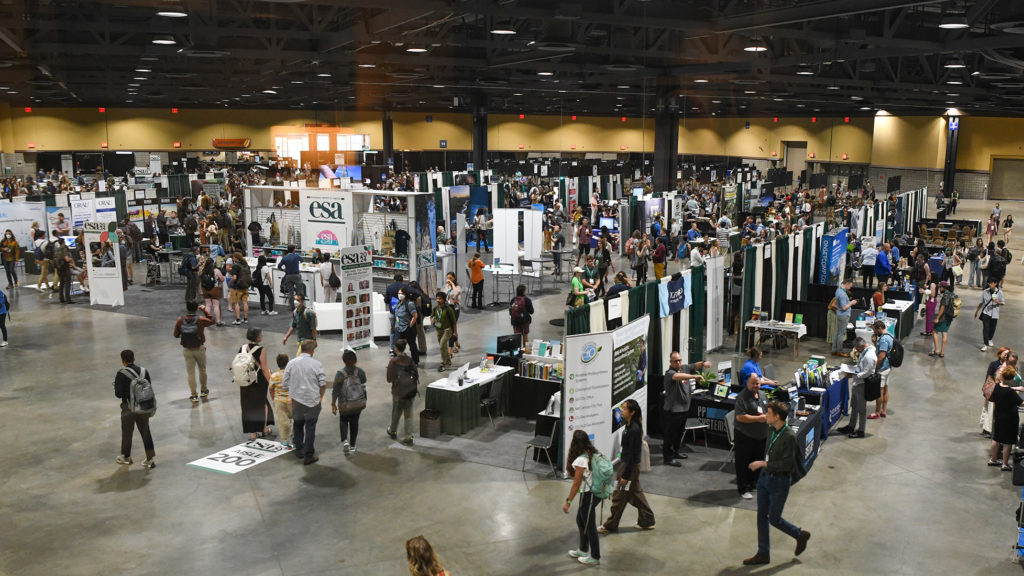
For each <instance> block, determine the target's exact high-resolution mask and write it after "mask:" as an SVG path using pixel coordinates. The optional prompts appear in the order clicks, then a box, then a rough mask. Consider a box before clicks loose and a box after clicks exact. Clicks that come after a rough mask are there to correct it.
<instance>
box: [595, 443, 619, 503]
mask: <svg viewBox="0 0 1024 576" xmlns="http://www.w3.org/2000/svg"><path fill="white" fill-rule="evenodd" d="M590 491H591V492H592V493H593V494H594V496H596V497H597V498H600V499H601V500H606V499H608V498H611V497H612V492H614V491H615V469H614V468H613V467H612V463H611V462H610V461H609V460H608V459H607V458H605V457H604V455H603V454H601V453H600V452H598V453H595V454H594V455H593V456H591V457H590Z"/></svg>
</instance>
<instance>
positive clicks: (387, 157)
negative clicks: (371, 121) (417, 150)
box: [380, 110, 395, 166]
mask: <svg viewBox="0 0 1024 576" xmlns="http://www.w3.org/2000/svg"><path fill="white" fill-rule="evenodd" d="M380 126H381V135H382V140H383V141H382V142H381V148H382V149H383V153H384V158H382V160H383V163H384V164H385V165H387V166H394V165H395V124H394V122H393V121H392V120H391V111H390V110H385V111H384V117H383V118H382V119H381V122H380Z"/></svg>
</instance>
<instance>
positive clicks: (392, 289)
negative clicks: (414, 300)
mask: <svg viewBox="0 0 1024 576" xmlns="http://www.w3.org/2000/svg"><path fill="white" fill-rule="evenodd" d="M394 280H395V281H394V282H392V283H391V284H388V285H387V287H386V288H384V305H385V306H387V307H388V320H390V323H391V337H390V340H389V342H388V347H389V349H390V350H391V355H392V356H394V355H395V340H396V339H397V338H395V305H396V304H398V291H399V290H400V289H402V288H405V287H406V284H405V282H403V281H402V280H403V277H402V274H401V273H396V274H395V278H394Z"/></svg>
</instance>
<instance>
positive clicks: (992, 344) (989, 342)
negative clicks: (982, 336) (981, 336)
mask: <svg viewBox="0 0 1024 576" xmlns="http://www.w3.org/2000/svg"><path fill="white" fill-rule="evenodd" d="M988 345H989V346H995V345H996V343H995V342H993V341H991V340H989V341H988Z"/></svg>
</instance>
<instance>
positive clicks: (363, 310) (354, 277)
mask: <svg viewBox="0 0 1024 576" xmlns="http://www.w3.org/2000/svg"><path fill="white" fill-rule="evenodd" d="M372 253H373V247H372V246H369V245H363V246H348V247H345V248H342V249H341V254H340V255H339V258H340V260H341V270H340V277H341V288H340V291H341V296H342V300H341V301H342V303H343V305H344V310H345V348H350V349H352V350H359V349H362V348H368V347H369V346H370V344H371V343H372V342H373V255H372Z"/></svg>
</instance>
